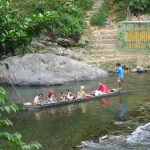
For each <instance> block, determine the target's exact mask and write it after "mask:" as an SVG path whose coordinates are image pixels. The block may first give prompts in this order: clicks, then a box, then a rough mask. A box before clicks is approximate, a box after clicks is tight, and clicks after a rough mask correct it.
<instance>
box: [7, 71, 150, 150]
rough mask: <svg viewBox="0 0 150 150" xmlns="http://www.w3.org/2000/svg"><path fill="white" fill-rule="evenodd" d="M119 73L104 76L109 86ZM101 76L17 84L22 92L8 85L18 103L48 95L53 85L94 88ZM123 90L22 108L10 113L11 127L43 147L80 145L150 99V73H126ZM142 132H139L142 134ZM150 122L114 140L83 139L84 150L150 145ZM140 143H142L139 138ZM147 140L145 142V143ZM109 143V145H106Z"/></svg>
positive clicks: (47, 149) (56, 148)
mask: <svg viewBox="0 0 150 150" xmlns="http://www.w3.org/2000/svg"><path fill="white" fill-rule="evenodd" d="M115 80H116V77H115V76H111V77H108V78H105V79H103V81H104V82H105V83H107V84H108V86H109V88H114V85H115V84H116V83H115ZM98 82H99V80H94V81H86V82H85V81H84V82H78V83H69V84H65V85H61V86H40V87H39V86H37V87H35V86H25V87H16V89H17V91H18V92H19V95H17V94H16V92H15V90H14V89H13V88H12V87H5V89H6V91H7V98H8V101H11V102H12V101H13V102H17V103H22V102H27V101H32V100H33V98H34V96H36V95H37V94H38V93H43V94H44V95H45V96H46V94H47V92H48V90H49V89H50V88H53V89H55V91H56V92H55V94H56V95H57V93H58V91H59V90H65V89H70V90H71V91H73V92H74V93H77V91H78V89H79V87H80V86H81V85H85V86H86V90H87V91H89V92H90V91H92V90H94V89H95V88H96V87H97V85H98ZM123 91H126V92H125V93H124V94H122V95H120V96H114V97H111V98H106V99H100V100H96V101H91V102H86V103H80V104H75V105H68V106H61V107H57V108H49V109H46V110H38V111H20V112H19V113H17V114H11V115H10V119H11V120H12V121H14V126H13V127H12V128H11V129H10V130H11V131H12V132H13V131H18V132H20V133H22V135H23V137H24V138H23V139H24V141H25V142H27V143H29V142H30V141H38V142H40V143H41V144H42V145H43V150H71V149H72V147H73V146H74V145H80V143H81V141H85V140H86V138H87V137H88V136H89V135H91V134H96V133H97V132H98V130H100V129H101V128H103V127H105V124H106V122H108V121H110V120H114V121H117V119H118V117H124V116H125V115H126V114H128V113H129V112H131V111H134V110H135V108H136V107H137V106H138V105H139V104H141V103H150V74H126V75H125V82H124V85H123ZM139 135H140V136H139ZM149 139H150V124H146V125H143V126H141V127H139V128H137V129H136V130H135V131H134V132H133V134H132V135H129V136H128V137H124V136H118V137H113V140H111V141H102V142H100V143H93V142H91V141H86V142H83V148H82V149H83V150H97V149H100V150H101V149H102V150H103V149H112V150H116V149H118V150H119V149H122V150H124V149H126V150H127V149H136V150H137V149H138V148H139V149H140V150H148V147H150V142H149V141H150V140H149ZM139 141H140V142H141V143H140V142H139ZM143 143H144V144H143ZM106 145H107V146H106Z"/></svg>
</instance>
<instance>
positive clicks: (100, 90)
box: [33, 63, 123, 105]
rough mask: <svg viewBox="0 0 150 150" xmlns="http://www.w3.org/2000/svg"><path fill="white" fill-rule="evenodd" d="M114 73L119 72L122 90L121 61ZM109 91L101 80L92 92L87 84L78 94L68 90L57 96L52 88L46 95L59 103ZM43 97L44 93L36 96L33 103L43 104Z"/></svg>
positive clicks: (49, 101) (118, 77) (53, 101)
mask: <svg viewBox="0 0 150 150" xmlns="http://www.w3.org/2000/svg"><path fill="white" fill-rule="evenodd" d="M114 73H117V84H118V89H119V90H120V89H121V86H122V83H123V69H122V67H121V64H120V63H116V71H114ZM108 93H110V91H109V89H108V87H107V85H106V84H104V83H103V82H100V83H99V86H98V88H97V89H96V90H94V91H93V92H92V93H90V94H89V93H87V92H86V89H85V86H81V87H80V90H79V92H78V94H77V96H76V95H75V94H73V93H72V92H70V91H69V90H66V92H65V93H63V92H62V91H59V94H58V98H55V96H54V90H52V89H51V90H49V91H48V95H47V96H46V98H47V102H48V103H58V102H62V101H69V100H76V99H85V98H89V97H94V96H99V95H102V94H108ZM42 98H43V94H39V95H38V96H36V97H35V98H34V101H33V104H34V105H39V104H41V99H42Z"/></svg>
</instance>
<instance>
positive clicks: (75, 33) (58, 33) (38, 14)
mask: <svg viewBox="0 0 150 150" xmlns="http://www.w3.org/2000/svg"><path fill="white" fill-rule="evenodd" d="M0 3H1V9H0V49H1V52H0V57H1V56H2V55H4V54H8V53H11V54H12V55H14V54H15V53H16V52H17V54H18V50H17V51H16V49H20V50H21V48H22V50H21V51H20V53H24V52H26V51H24V49H25V48H24V47H26V46H27V45H29V44H30V43H31V41H32V37H35V36H39V35H40V34H41V33H43V32H44V31H47V29H50V31H51V32H50V33H51V34H50V36H52V35H53V37H54V38H55V37H66V38H67V37H69V38H72V39H73V40H75V42H78V40H79V37H80V35H81V33H82V30H83V25H84V14H85V11H86V10H87V9H89V8H90V7H91V5H92V4H93V0H77V1H75V0H26V1H24V0H19V1H18V0H13V1H11V0H0Z"/></svg>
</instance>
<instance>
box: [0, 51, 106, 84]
mask: <svg viewBox="0 0 150 150" xmlns="http://www.w3.org/2000/svg"><path fill="white" fill-rule="evenodd" d="M0 70H1V71H0V81H1V82H2V83H5V84H10V82H12V83H13V84H16V85H55V84H63V83H66V82H71V81H81V80H92V79H96V78H101V77H106V76H108V73H107V72H106V71H104V70H101V69H98V68H92V67H90V66H89V65H88V64H86V63H83V62H79V61H76V60H72V59H70V58H66V57H64V56H57V55H55V54H51V53H46V54H39V53H36V54H26V55H24V56H22V57H19V56H14V57H9V58H6V59H5V60H2V61H0Z"/></svg>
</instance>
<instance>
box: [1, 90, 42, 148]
mask: <svg viewBox="0 0 150 150" xmlns="http://www.w3.org/2000/svg"><path fill="white" fill-rule="evenodd" d="M5 95H6V92H5V90H4V89H3V88H2V87H0V129H1V130H0V143H1V144H0V150H5V149H9V150H12V149H13V150H32V149H41V147H42V146H41V144H39V143H38V142H33V143H31V144H26V143H24V142H23V141H22V135H21V134H20V133H18V132H16V133H9V132H6V131H2V127H4V126H6V127H9V126H12V125H13V123H12V122H11V121H10V120H9V119H7V118H4V117H3V116H4V113H5V114H6V113H10V112H15V113H16V112H17V111H18V110H19V108H18V106H17V105H16V104H9V105H8V104H6V102H5Z"/></svg>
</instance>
